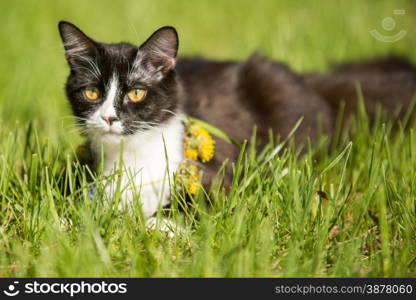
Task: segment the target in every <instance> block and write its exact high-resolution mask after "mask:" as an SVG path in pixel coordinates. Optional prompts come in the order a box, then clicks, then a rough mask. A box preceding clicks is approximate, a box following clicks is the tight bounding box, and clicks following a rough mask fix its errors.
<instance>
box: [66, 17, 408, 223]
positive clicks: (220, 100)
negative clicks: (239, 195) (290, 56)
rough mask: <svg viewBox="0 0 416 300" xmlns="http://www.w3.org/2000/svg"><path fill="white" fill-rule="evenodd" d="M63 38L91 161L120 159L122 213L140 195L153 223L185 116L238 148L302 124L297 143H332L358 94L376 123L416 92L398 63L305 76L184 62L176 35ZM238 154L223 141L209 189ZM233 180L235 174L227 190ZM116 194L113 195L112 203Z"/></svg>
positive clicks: (169, 31)
mask: <svg viewBox="0 0 416 300" xmlns="http://www.w3.org/2000/svg"><path fill="white" fill-rule="evenodd" d="M59 31H60V34H61V37H62V40H63V43H64V47H65V52H66V57H67V60H68V63H69V65H70V68H71V73H70V75H69V77H68V80H67V83H66V93H67V96H68V99H69V101H70V104H71V107H72V110H73V113H74V115H75V117H76V119H77V121H78V123H79V126H81V127H82V129H83V132H84V133H85V136H86V138H87V140H88V143H89V145H90V147H91V151H92V153H93V155H94V158H95V159H94V161H95V162H96V163H98V162H99V159H100V158H101V157H103V160H104V161H103V162H102V163H103V166H104V170H103V171H104V173H105V174H110V173H112V171H113V170H114V169H115V168H117V167H118V166H119V164H120V157H123V164H124V170H125V174H124V176H123V180H122V185H123V187H122V189H123V190H124V192H123V203H124V204H126V205H129V204H130V203H131V202H132V200H133V198H134V196H135V195H137V196H138V197H139V198H140V201H141V204H142V211H143V215H144V216H145V217H147V218H148V217H150V216H152V215H153V214H154V213H155V212H156V211H157V209H158V207H160V206H164V205H166V204H168V203H169V187H170V186H169V185H170V182H171V180H172V176H173V174H174V172H175V171H176V170H177V169H178V166H179V164H180V162H181V161H182V160H183V149H182V142H183V132H184V128H183V124H182V121H181V114H182V113H186V114H189V115H191V116H194V117H197V118H199V119H202V120H205V121H207V122H209V123H211V124H213V125H215V126H217V127H219V128H221V129H222V130H224V131H225V132H227V133H228V134H230V135H231V136H232V137H233V138H235V139H238V140H243V139H246V138H248V137H250V134H251V132H252V128H253V126H254V125H256V126H257V128H258V140H259V142H260V145H261V143H264V142H265V141H266V140H267V135H268V129H269V128H271V129H273V131H274V133H276V134H278V135H280V136H282V137H284V136H285V135H287V134H288V133H289V131H290V130H291V129H292V127H293V126H294V125H295V123H296V122H297V121H298V120H299V119H300V118H301V117H303V118H304V119H303V122H302V126H301V127H300V128H299V129H298V131H297V139H298V141H302V140H304V139H305V138H306V137H311V138H312V139H313V138H314V137H315V136H316V135H317V133H318V130H323V131H324V132H325V133H326V134H328V135H330V134H331V133H332V131H333V128H334V122H335V116H336V115H337V109H338V105H339V103H340V101H341V100H344V101H345V102H346V111H347V112H348V113H349V112H353V111H354V110H355V107H356V105H357V94H356V87H357V84H360V85H361V90H362V93H363V96H364V98H365V100H366V105H367V109H368V111H369V113H370V114H372V113H373V111H374V110H375V106H376V103H381V104H382V105H384V106H385V107H386V108H387V109H388V110H390V111H391V110H394V108H395V107H396V106H397V105H402V106H404V107H405V106H407V105H408V104H409V103H410V101H411V98H412V97H413V95H414V94H415V92H416V71H415V69H414V67H413V66H412V65H411V64H410V63H408V62H407V61H405V60H400V59H396V58H387V59H380V60H374V61H368V62H361V63H357V64H349V65H345V66H341V67H338V68H337V69H335V70H334V71H333V72H332V73H330V74H324V75H320V74H309V75H299V74H296V73H295V72H293V71H291V70H290V69H289V68H288V67H287V66H285V65H283V64H280V63H276V62H273V61H270V60H267V59H264V58H261V57H258V56H252V57H250V58H249V59H248V60H246V61H243V62H234V61H228V62H213V61H207V60H203V59H179V60H178V59H177V51H178V35H177V33H176V30H175V29H174V28H172V27H163V28H160V29H159V30H157V31H156V32H155V33H153V34H152V35H151V36H150V37H149V38H148V39H147V41H145V42H144V43H143V44H142V45H140V46H135V45H132V44H129V43H115V44H106V43H100V42H97V41H94V40H93V39H91V38H89V37H88V36H86V35H85V34H84V33H83V32H82V31H81V30H79V29H78V28H77V27H76V26H74V25H72V24H70V23H68V22H64V21H62V22H60V23H59ZM121 144H123V146H122V147H121ZM121 149H122V151H123V153H120V151H121ZM102 151H103V152H102ZM237 153H238V149H236V148H234V147H233V146H231V145H229V144H227V143H225V142H223V141H222V140H218V139H217V140H216V152H215V157H214V159H213V160H212V161H211V162H210V163H209V164H207V166H206V169H205V176H204V182H205V183H206V184H208V183H209V182H210V180H211V178H212V176H213V175H214V174H215V173H216V172H217V170H218V168H219V166H220V165H221V164H222V162H223V161H224V160H225V159H227V158H228V159H230V160H231V161H232V160H233V159H234V158H235V156H236V155H237ZM121 154H122V155H121ZM229 178H230V169H228V170H227V176H226V182H225V184H227V181H229ZM114 189H115V184H113V185H109V187H108V189H107V191H106V192H107V194H108V195H109V196H110V197H111V195H112V193H113V192H114Z"/></svg>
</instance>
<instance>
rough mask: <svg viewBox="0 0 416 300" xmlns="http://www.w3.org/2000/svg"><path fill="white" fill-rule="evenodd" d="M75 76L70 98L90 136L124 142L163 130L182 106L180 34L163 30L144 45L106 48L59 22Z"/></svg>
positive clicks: (70, 84)
mask: <svg viewBox="0 0 416 300" xmlns="http://www.w3.org/2000/svg"><path fill="white" fill-rule="evenodd" d="M59 32H60V34H61V38H62V41H63V43H64V47H65V53H66V58H67V60H68V63H69V66H70V68H71V73H70V75H69V77H68V80H67V83H66V93H67V96H68V99H69V101H70V104H71V107H72V110H73V113H74V115H75V117H76V118H77V121H78V123H79V125H80V126H81V127H82V131H83V132H84V133H85V134H87V135H88V136H97V135H98V136H102V137H107V138H112V139H114V138H120V137H122V136H123V135H131V134H134V133H136V132H140V131H145V130H148V129H150V128H152V127H155V126H158V125H161V124H163V123H164V122H166V121H167V120H169V119H170V118H171V117H173V114H174V113H175V110H176V108H177V104H178V100H177V98H178V95H177V93H178V84H177V81H176V77H175V72H174V68H175V64H176V54H177V49H178V38H177V33H176V31H175V29H174V28H172V27H163V28H161V29H159V30H157V31H156V32H155V33H153V35H152V36H150V37H149V38H148V40H147V41H146V42H144V43H143V44H142V45H141V46H139V47H137V46H134V45H131V44H128V43H117V44H105V43H99V42H96V41H94V40H92V39H91V38H89V37H87V36H86V35H85V34H84V33H83V32H81V31H80V30H79V29H78V28H77V27H75V26H74V25H72V24H70V23H67V22H60V23H59Z"/></svg>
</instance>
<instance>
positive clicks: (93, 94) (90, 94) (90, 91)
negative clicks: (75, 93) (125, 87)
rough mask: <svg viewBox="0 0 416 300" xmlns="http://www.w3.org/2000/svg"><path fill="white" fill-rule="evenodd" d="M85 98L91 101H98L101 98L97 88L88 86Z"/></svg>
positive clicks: (85, 89)
mask: <svg viewBox="0 0 416 300" xmlns="http://www.w3.org/2000/svg"><path fill="white" fill-rule="evenodd" d="M84 96H85V98H87V99H88V100H90V101H94V100H97V99H98V97H99V96H100V91H99V90H98V88H96V87H95V86H87V87H86V88H84Z"/></svg>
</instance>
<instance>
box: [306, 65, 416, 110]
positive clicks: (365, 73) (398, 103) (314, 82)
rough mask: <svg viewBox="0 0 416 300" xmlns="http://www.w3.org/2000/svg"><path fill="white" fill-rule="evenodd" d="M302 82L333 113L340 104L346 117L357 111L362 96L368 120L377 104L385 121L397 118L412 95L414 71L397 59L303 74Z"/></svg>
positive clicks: (415, 90)
mask: <svg viewBox="0 0 416 300" xmlns="http://www.w3.org/2000/svg"><path fill="white" fill-rule="evenodd" d="M304 79H305V82H306V84H307V85H309V86H310V87H312V88H313V89H314V90H315V91H316V92H317V93H319V94H320V95H321V96H322V97H323V98H325V99H326V101H327V103H328V104H329V105H331V107H333V109H334V110H336V109H338V107H339V105H340V103H341V102H344V103H345V115H347V116H348V115H350V114H351V113H353V112H355V111H356V110H357V105H358V103H359V99H360V97H361V95H362V99H363V100H364V103H365V107H366V111H367V113H368V115H369V116H370V117H371V116H373V115H374V114H375V113H376V111H377V106H378V104H381V106H382V108H383V111H384V113H385V114H384V117H385V118H391V117H392V116H393V115H395V116H397V117H398V118H401V117H402V116H403V115H404V113H405V112H406V111H407V109H408V107H409V105H410V104H413V102H412V100H413V99H414V97H415V95H416V68H415V67H414V66H413V65H412V64H411V63H410V62H409V61H408V60H406V59H402V58H398V57H384V58H379V59H374V60H369V61H361V62H355V63H348V64H343V65H339V66H337V67H335V68H333V69H332V71H330V72H329V73H326V74H307V75H305V77H304ZM360 94H361V95H360ZM393 112H395V114H393Z"/></svg>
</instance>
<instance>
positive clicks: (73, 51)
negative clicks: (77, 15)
mask: <svg viewBox="0 0 416 300" xmlns="http://www.w3.org/2000/svg"><path fill="white" fill-rule="evenodd" d="M58 27H59V33H60V35H61V39H62V42H63V45H64V48H65V55H66V59H67V60H68V63H69V65H70V66H71V67H73V66H76V65H78V64H82V63H85V61H88V60H89V59H91V58H93V57H94V56H95V55H96V53H97V45H96V42H95V41H94V40H92V39H91V38H89V37H88V36H87V35H86V34H85V33H83V32H82V31H81V30H80V29H79V28H78V27H76V26H75V25H73V24H71V23H69V22H66V21H60V22H59V25H58Z"/></svg>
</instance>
